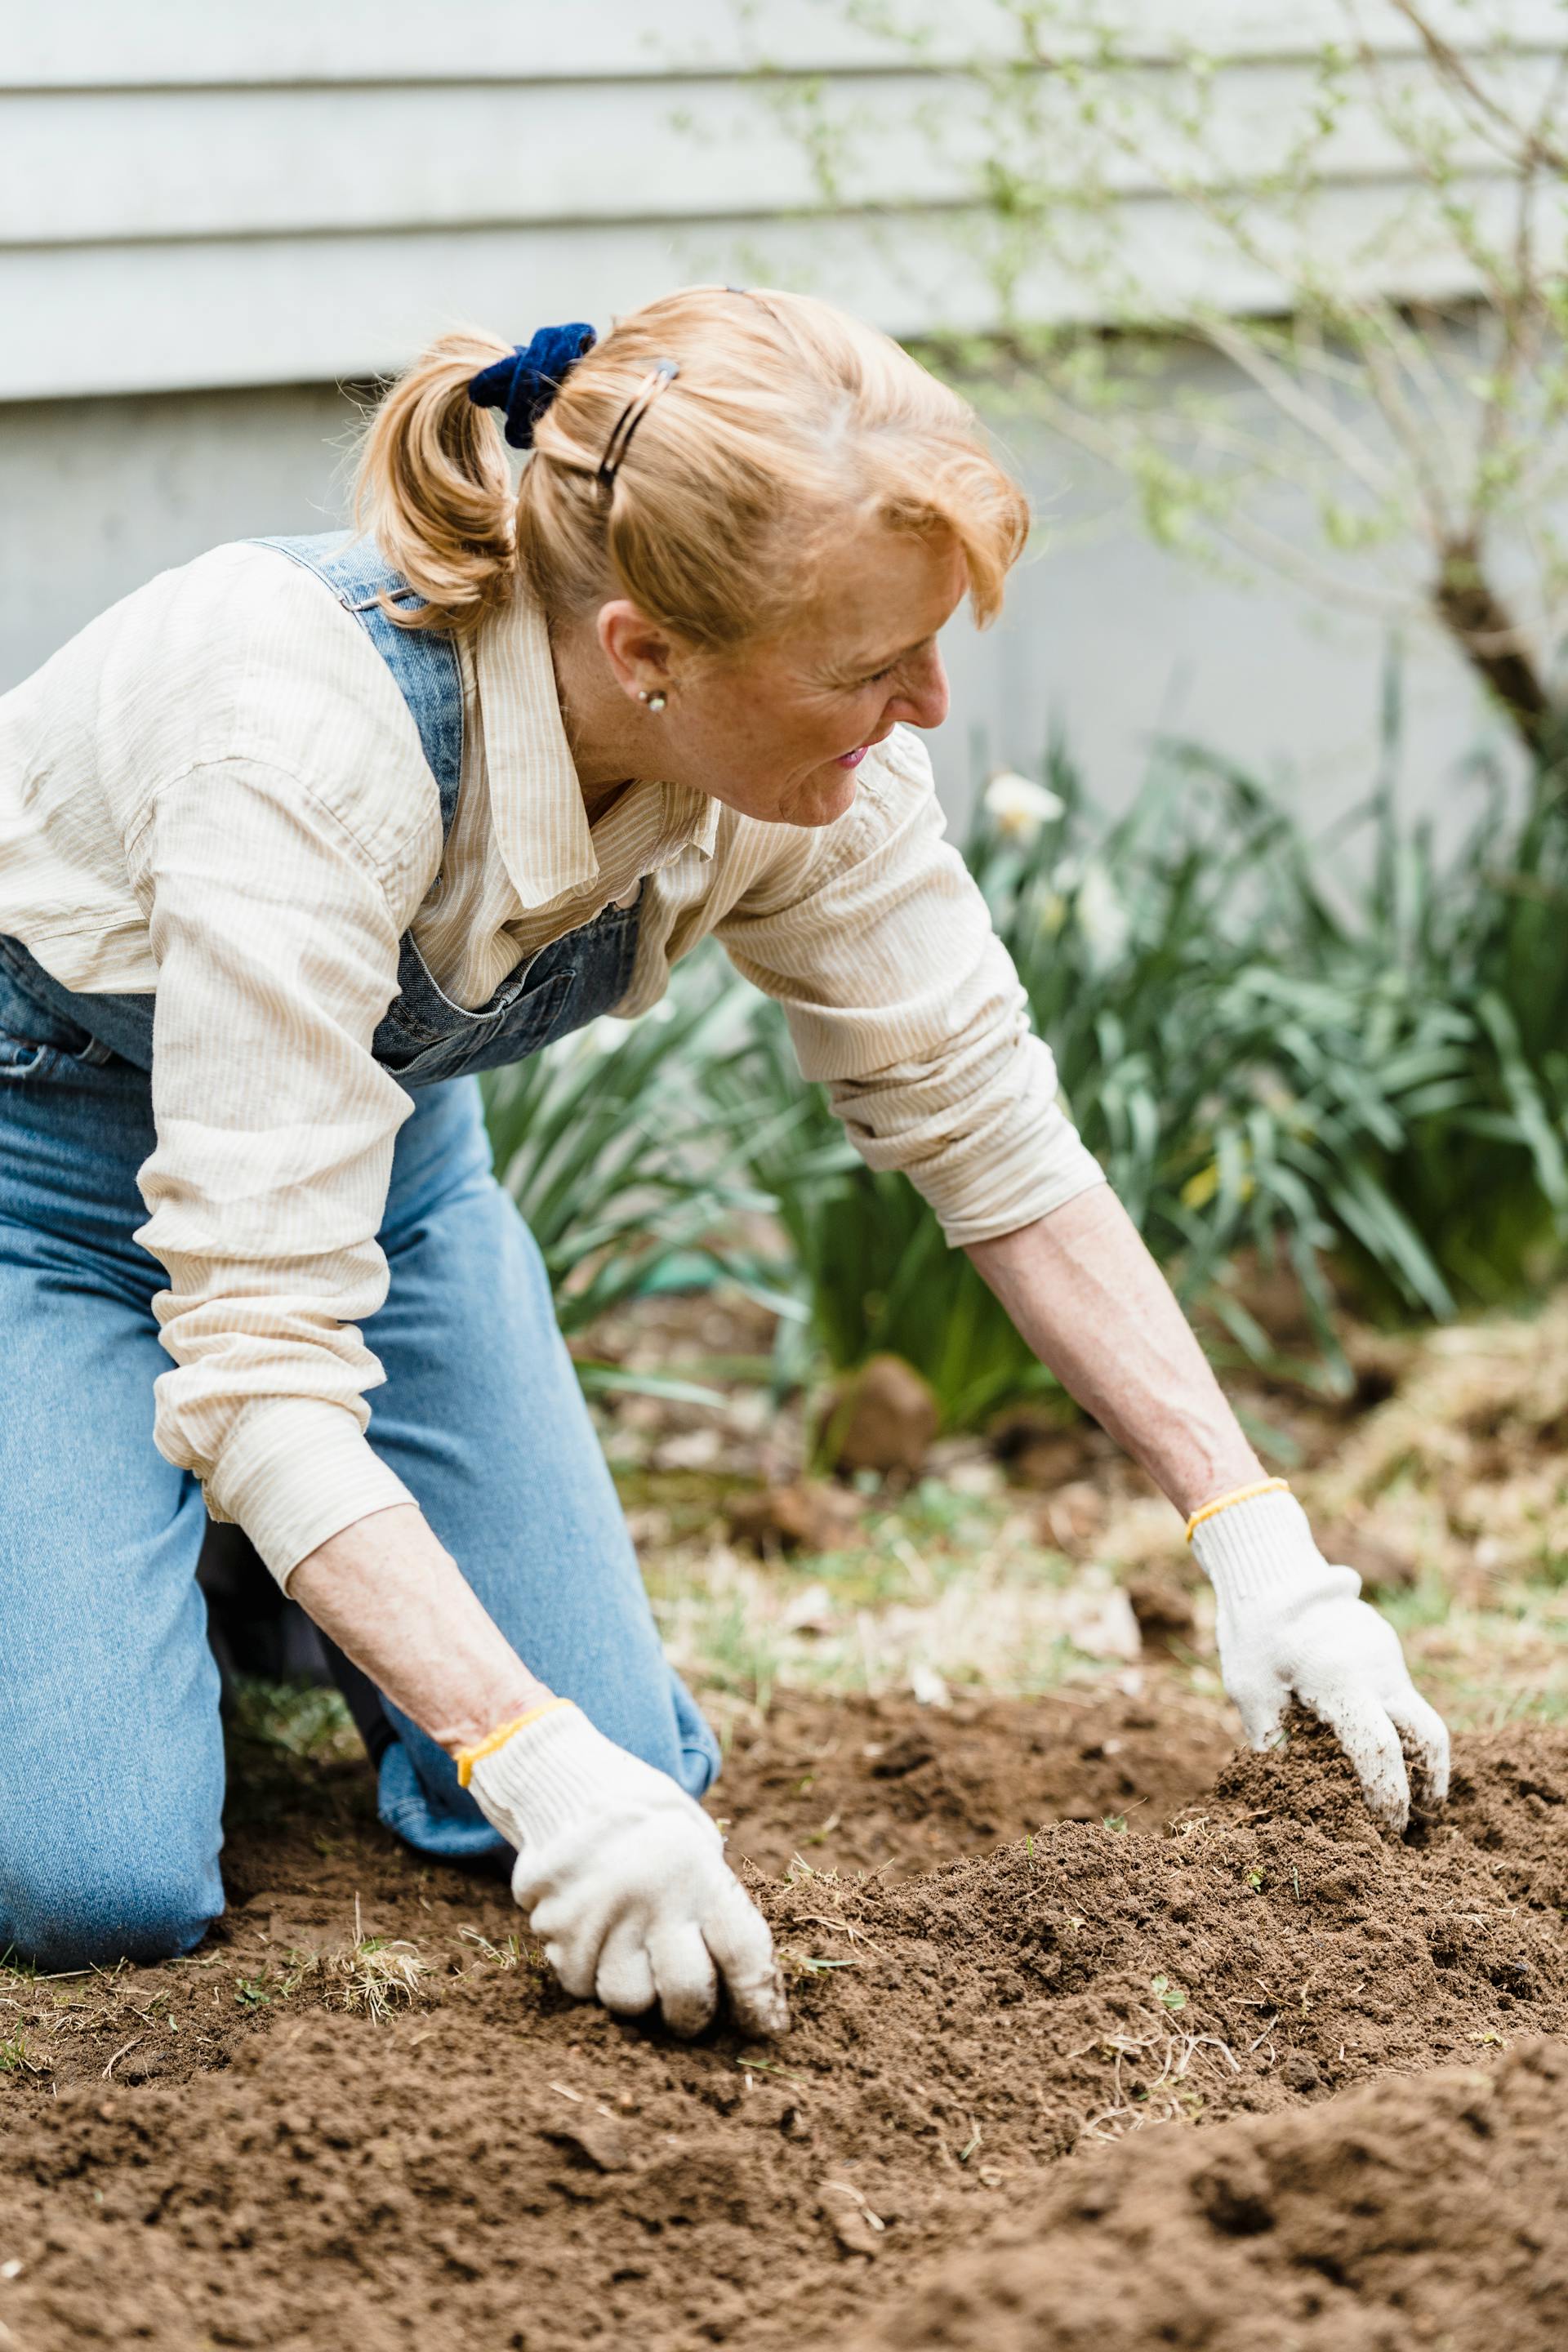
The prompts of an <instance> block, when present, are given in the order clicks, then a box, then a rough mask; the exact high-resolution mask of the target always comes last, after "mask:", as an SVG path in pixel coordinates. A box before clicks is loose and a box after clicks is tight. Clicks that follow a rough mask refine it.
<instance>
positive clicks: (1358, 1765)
mask: <svg viewBox="0 0 1568 2352" xmlns="http://www.w3.org/2000/svg"><path fill="white" fill-rule="evenodd" d="M1190 1534H1191V1540H1192V1546H1193V1549H1194V1552H1195V1553H1196V1554H1197V1557H1198V1562H1199V1565H1200V1566H1201V1567H1202V1569H1203V1570H1204V1573H1205V1576H1206V1577H1207V1578H1208V1580H1209V1582H1210V1583H1211V1584H1212V1585H1213V1586H1214V1589H1215V1603H1216V1611H1215V1632H1216V1633H1217V1635H1218V1639H1219V1664H1220V1673H1221V1675H1222V1676H1223V1678H1224V1681H1225V1686H1226V1691H1227V1692H1228V1693H1229V1695H1230V1696H1231V1698H1232V1699H1233V1700H1234V1701H1235V1703H1236V1705H1237V1708H1238V1710H1239V1711H1240V1715H1241V1720H1242V1723H1243V1725H1244V1726H1245V1727H1246V1731H1247V1738H1248V1739H1249V1740H1250V1741H1251V1743H1252V1745H1253V1747H1254V1748H1271V1747H1273V1746H1274V1744H1275V1742H1276V1741H1277V1740H1278V1739H1279V1735H1280V1727H1281V1724H1282V1722H1283V1719H1284V1716H1285V1711H1286V1709H1287V1707H1288V1706H1289V1704H1290V1701H1291V1700H1292V1698H1296V1699H1300V1702H1301V1704H1302V1706H1305V1707H1307V1708H1309V1709H1310V1712H1311V1713H1312V1714H1313V1715H1315V1716H1317V1717H1319V1718H1320V1719H1321V1721H1322V1722H1324V1723H1326V1724H1327V1725H1328V1727H1329V1728H1330V1730H1331V1732H1332V1733H1333V1734H1334V1736H1335V1738H1337V1739H1338V1741H1339V1743H1340V1745H1341V1747H1342V1748H1343V1749H1344V1751H1345V1753H1346V1755H1347V1756H1348V1757H1349V1758H1350V1759H1351V1762H1352V1764H1353V1765H1354V1766H1355V1769H1356V1771H1357V1773H1358V1774H1359V1775H1360V1778H1361V1784H1362V1787H1363V1789H1364V1790H1365V1791H1366V1801H1367V1803H1368V1804H1369V1805H1370V1806H1371V1808H1372V1810H1373V1812H1374V1813H1375V1814H1376V1815H1377V1817H1378V1819H1379V1821H1381V1822H1384V1823H1386V1825H1387V1826H1388V1828H1390V1829H1391V1830H1394V1831H1401V1830H1403V1829H1404V1827H1405V1823H1406V1822H1408V1820H1409V1818H1410V1783H1409V1780H1408V1778H1407V1777H1406V1772H1405V1754H1404V1752H1403V1749H1402V1746H1401V1741H1402V1739H1403V1743H1404V1748H1407V1749H1408V1751H1409V1755H1410V1760H1411V1763H1412V1765H1413V1766H1414V1768H1415V1775H1416V1786H1417V1790H1418V1791H1419V1793H1420V1795H1421V1796H1422V1798H1423V1800H1424V1801H1425V1802H1426V1803H1427V1804H1430V1805H1440V1804H1441V1803H1442V1802H1443V1800H1444V1798H1445V1797H1446V1796H1447V1793H1448V1734H1447V1729H1446V1728H1445V1727H1444V1724H1443V1719H1442V1717H1440V1716H1439V1715H1438V1714H1437V1713H1436V1711H1435V1709H1434V1708H1432V1707H1430V1706H1427V1704H1426V1700H1425V1699H1424V1698H1423V1697H1422V1696H1421V1694H1420V1693H1419V1691H1417V1689H1416V1688H1415V1685H1414V1683H1412V1681H1411V1679H1410V1676H1409V1675H1408V1673H1407V1672H1406V1670H1405V1654H1404V1652H1403V1651H1402V1650H1401V1649H1400V1646H1399V1636H1398V1634H1397V1633H1395V1632H1394V1628H1393V1626H1392V1625H1391V1624H1389V1622H1388V1621H1387V1620H1386V1618H1384V1617H1380V1616H1379V1615H1378V1613H1377V1612H1376V1610H1375V1609H1373V1608H1370V1607H1369V1606H1368V1604H1367V1603H1366V1602H1365V1601H1362V1600H1359V1599H1358V1598H1357V1595H1358V1594H1359V1593H1360V1591H1361V1579H1360V1577H1359V1576H1358V1575H1357V1574H1356V1572H1355V1570H1354V1569H1353V1568H1331V1566H1330V1565H1329V1563H1328V1561H1327V1560H1326V1559H1324V1558H1323V1556H1322V1554H1321V1551H1320V1550H1319V1549H1318V1547H1317V1545H1316V1544H1315V1543H1314V1542H1313V1540H1312V1530H1311V1528H1310V1527H1309V1525H1308V1523H1307V1515H1306V1513H1305V1511H1303V1510H1302V1508H1301V1506H1300V1503H1298V1502H1297V1500H1296V1498H1295V1496H1293V1495H1290V1494H1287V1493H1284V1492H1282V1491H1280V1490H1279V1488H1274V1489H1273V1490H1271V1491H1270V1490H1263V1491H1258V1490H1248V1489H1243V1490H1242V1493H1241V1495H1240V1496H1238V1497H1237V1499H1236V1500H1234V1501H1227V1502H1226V1503H1225V1504H1224V1505H1223V1506H1222V1507H1218V1508H1215V1509H1213V1510H1212V1515H1205V1513H1201V1512H1200V1513H1197V1514H1194V1519H1193V1520H1192V1522H1190Z"/></svg>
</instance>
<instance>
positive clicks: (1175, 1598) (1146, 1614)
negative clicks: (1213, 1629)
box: [1127, 1576, 1196, 1651]
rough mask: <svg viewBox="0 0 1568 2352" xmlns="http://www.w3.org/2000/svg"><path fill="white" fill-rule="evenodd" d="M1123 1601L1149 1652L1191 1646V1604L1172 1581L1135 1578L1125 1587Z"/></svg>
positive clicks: (1167, 1578)
mask: <svg viewBox="0 0 1568 2352" xmlns="http://www.w3.org/2000/svg"><path fill="white" fill-rule="evenodd" d="M1127 1598H1128V1600H1129V1601H1131V1605H1132V1614H1133V1616H1134V1617H1135V1618H1136V1619H1137V1621H1138V1631H1139V1633H1141V1634H1142V1637H1143V1641H1144V1643H1145V1645H1146V1646H1147V1647H1148V1648H1149V1649H1151V1650H1165V1651H1170V1650H1173V1649H1174V1648H1175V1646H1176V1645H1177V1643H1181V1644H1183V1645H1186V1644H1188V1643H1191V1641H1192V1638H1193V1635H1194V1632H1195V1630H1196V1620H1195V1618H1194V1615H1193V1604H1192V1600H1191V1598H1190V1596H1189V1595H1188V1594H1187V1593H1185V1592H1184V1591H1183V1590H1182V1588H1181V1586H1180V1585H1179V1584H1177V1583H1176V1582H1175V1581H1174V1580H1173V1578H1170V1577H1164V1576H1135V1577H1133V1578H1131V1580H1130V1581H1129V1583H1128V1586H1127Z"/></svg>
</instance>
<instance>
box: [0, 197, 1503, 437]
mask: <svg viewBox="0 0 1568 2352" xmlns="http://www.w3.org/2000/svg"><path fill="white" fill-rule="evenodd" d="M1471 193H1472V194H1473V196H1474V199H1475V201H1476V203H1477V205H1478V207H1479V210H1480V211H1481V213H1482V214H1483V215H1486V214H1487V213H1488V212H1489V211H1490V212H1492V213H1494V214H1495V215H1496V226H1498V227H1499V228H1500V227H1501V226H1502V222H1503V218H1504V215H1503V213H1502V211H1501V209H1500V207H1501V201H1502V198H1503V195H1504V194H1505V192H1504V191H1503V190H1501V189H1500V188H1498V187H1496V186H1495V185H1491V184H1487V183H1484V182H1482V183H1478V184H1476V186H1475V187H1474V189H1473V190H1472V191H1471ZM1404 210H1405V206H1404V200H1403V194H1402V192H1401V191H1400V190H1399V189H1398V188H1397V187H1394V188H1387V189H1378V188H1376V187H1372V188H1368V187H1365V186H1347V187H1342V188H1336V189H1331V190H1329V191H1327V192H1325V194H1324V197H1323V199H1322V202H1321V205H1320V206H1319V209H1318V213H1317V215H1316V217H1315V221H1314V231H1313V235H1314V251H1315V253H1316V254H1317V255H1318V256H1319V257H1321V258H1322V259H1323V260H1324V261H1325V262H1326V263H1331V261H1332V259H1333V258H1334V257H1336V256H1338V257H1342V258H1343V259H1344V260H1345V261H1346V262H1347V263H1348V262H1350V261H1352V260H1353V257H1355V256H1356V255H1357V254H1359V253H1360V252H1361V251H1362V250H1363V247H1365V245H1366V242H1367V237H1368V231H1369V227H1370V226H1375V224H1376V221H1377V219H1378V216H1379V214H1380V213H1382V214H1384V215H1385V216H1386V220H1387V222H1388V224H1389V225H1390V226H1394V225H1395V224H1397V222H1398V220H1399V218H1400V216H1401V215H1402V214H1403V212H1404ZM948 226H950V224H948V223H947V222H946V221H945V220H944V219H943V216H942V215H923V216H916V217H912V218H904V217H900V215H896V214H895V215H888V216H886V217H883V218H879V219H867V218H864V217H858V216H849V217H847V218H845V217H837V218H825V219H820V220H816V221H811V220H784V221H781V220H778V219H776V218H773V217H763V218H758V219H756V220H743V219H736V220H732V221H731V222H713V223H709V224H704V225H702V226H700V227H691V228H688V229H685V230H682V231H680V232H679V233H677V234H671V232H670V231H669V230H668V228H667V227H666V226H661V225H658V224H654V223H647V222H641V223H631V224H627V225H625V226H616V227H604V226H595V225H586V226H570V227H545V228H538V227H523V228H516V229H485V230H475V231H470V232H468V233H461V232H458V233H451V232H442V231H425V232H416V233H406V234H397V235H388V236H321V237H315V238H310V239H305V240H300V239H293V238H281V237H280V238H260V237H258V238H253V239H250V240H247V241H246V242H244V243H239V244H224V243H220V242H216V241H215V242H213V243H211V244H206V245H199V246H184V247H182V246H176V245H163V246H156V245H146V246H132V247H65V248H62V249H59V250H56V251H50V250H48V249H47V248H43V247H32V248H27V249H22V250H13V251H11V252H9V253H0V316H4V317H5V318H7V319H8V320H12V321H13V322H17V323H19V326H20V331H18V332H16V333H15V334H14V335H13V336H12V337H11V338H10V339H9V344H8V355H7V360H6V369H7V381H6V391H7V394H8V396H9V397H10V398H12V399H18V400H19V399H35V398H48V397H54V396H58V395H60V394H80V393H82V392H83V391H85V390H87V389H89V388H90V389H92V390H94V391H98V392H129V391H145V392H154V391H163V390H174V389H180V388H184V387H187V386H189V385H190V384H191V383H193V382H199V383H203V384H205V385H212V386H217V385H240V384H263V383H313V382H321V381H323V380H331V379H332V378H334V377H355V376H362V375H371V374H374V373H381V372H384V371H387V370H391V369H393V368H395V367H397V366H399V365H401V364H402V363H403V362H405V360H406V359H407V358H408V357H409V355H410V354H411V352H414V351H415V350H416V349H417V348H418V346H419V345H420V344H421V343H422V342H423V341H426V340H427V339H428V337H429V336H431V335H432V334H434V333H437V332H438V331H441V330H443V329H444V328H446V327H448V326H451V325H454V324H457V323H459V322H463V321H472V322H475V323H478V324H480V325H483V326H486V327H489V328H490V329H493V330H494V331H497V332H499V333H500V334H503V335H513V336H517V337H519V338H521V337H522V336H524V335H525V334H527V333H528V332H529V331H531V329H532V328H533V327H534V326H535V325H537V324H538V323H539V321H540V320H542V319H550V318H564V317H587V318H593V319H595V320H599V321H600V322H604V321H605V320H608V318H609V317H610V316H611V315H612V314H613V313H614V312H615V311H616V310H624V309H626V308H628V307H630V306H631V305H633V304H635V303H637V302H639V301H643V300H646V299H649V298H650V297H651V296H653V295H655V294H658V293H660V292H662V291H665V290H667V289H668V287H669V286H670V285H672V284H681V283H689V282H693V281H696V280H702V281H708V282H711V281H714V280H721V279H723V278H729V277H735V278H744V279H747V280H750V281H752V282H755V283H773V284H776V285H792V284H797V285H798V284H805V285H809V286H811V287H813V288H814V289H816V290H818V291H820V292H822V293H825V294H826V295H828V296H830V297H832V298H833V299H837V300H839V301H842V302H846V303H847V304H849V305H850V306H851V307H852V308H854V309H856V310H860V311H862V312H864V313H865V314H866V315H868V316H870V317H873V318H877V319H879V320H882V321H883V322H884V323H885V324H886V325H888V326H889V328H890V329H891V330H892V331H895V332H898V333H916V332H919V331H921V330H925V329H931V328H933V327H939V326H952V327H956V328H959V329H968V330H975V329H980V328H983V327H984V326H986V325H988V324H989V323H990V322H991V318H992V314H993V310H994V302H993V298H992V295H991V291H990V289H989V288H988V286H987V284H986V282H985V279H984V276H983V275H982V273H980V272H979V271H978V270H977V269H976V268H975V266H974V263H973V258H972V256H971V253H970V250H969V247H968V246H967V243H966V240H965V238H964V236H963V235H962V234H957V235H952V236H949V235H948V234H946V233H945V231H946V229H947V228H948ZM1123 257H1124V260H1125V263H1126V266H1127V268H1128V271H1129V274H1130V276H1131V278H1134V279H1137V280H1140V281H1141V282H1142V284H1143V285H1145V286H1146V287H1147V288H1148V289H1151V290H1152V293H1153V294H1157V295H1158V297H1159V299H1162V300H1163V301H1164V302H1166V303H1168V304H1171V305H1173V306H1179V305H1180V304H1181V303H1182V302H1183V301H1184V300H1186V299H1196V298H1201V299H1205V300H1208V301H1213V302H1217V303H1220V304H1222V305H1224V306H1226V307H1230V308H1233V309H1237V310H1268V309H1273V308H1278V307H1279V306H1280V304H1281V302H1282V300H1283V299H1284V289H1283V288H1282V287H1281V285H1280V284H1279V281H1278V280H1276V279H1273V278H1270V277H1269V276H1268V273H1267V272H1265V271H1260V270H1258V268H1255V267H1254V266H1252V265H1251V264H1249V263H1247V262H1245V261H1243V260H1241V259H1240V258H1238V257H1237V256H1236V255H1234V254H1233V253H1231V252H1229V251H1228V250H1226V248H1224V247H1221V246H1217V245H1216V244H1215V240H1214V238H1213V236H1212V234H1211V233H1210V232H1208V231H1207V230H1206V228H1205V225H1204V223H1203V222H1202V221H1201V220H1200V219H1199V218H1198V217H1197V216H1196V215H1194V214H1193V213H1192V212H1191V211H1190V210H1188V209H1187V208H1185V207H1182V206H1177V205H1172V204H1171V203H1170V202H1168V201H1149V202H1138V201H1131V202H1130V203H1129V204H1128V205H1127V207H1126V238H1125V245H1124V250H1123ZM1389 270H1390V265H1387V264H1384V265H1381V275H1382V276H1383V277H1384V278H1386V277H1387V276H1388V274H1389ZM1392 275H1393V278H1394V289H1393V290H1394V291H1396V292H1399V293H1402V294H1406V295H1409V296H1411V297H1413V298H1415V297H1419V298H1423V299H1442V298H1449V297H1452V296H1453V295H1455V294H1457V293H1460V292H1463V291H1465V290H1467V289H1468V272H1467V270H1466V268H1464V266H1463V265H1462V264H1461V263H1460V262H1459V260H1458V257H1456V256H1455V255H1453V254H1452V253H1451V252H1446V251H1444V250H1442V249H1441V248H1437V247H1423V246H1418V245H1413V246H1412V247H1410V249H1409V250H1408V251H1406V252H1405V254H1403V255H1402V256H1400V257H1397V258H1396V260H1395V261H1394V263H1393V265H1392ZM1021 296H1022V299H1023V300H1024V302H1025V303H1026V306H1027V307H1028V309H1029V310H1031V311H1033V312H1034V313H1035V314H1036V315H1037V316H1039V317H1042V318H1051V317H1055V318H1061V319H1066V318H1076V317H1081V316H1082V315H1083V314H1084V296H1083V289H1082V286H1081V282H1080V281H1079V279H1078V278H1076V277H1075V276H1074V275H1073V274H1072V273H1070V272H1068V271H1064V269H1063V268H1061V266H1060V265H1059V264H1058V262H1057V261H1056V260H1055V259H1054V258H1053V257H1051V256H1050V255H1049V254H1047V253H1045V252H1042V253H1041V254H1040V255H1039V257H1038V258H1037V262H1036V264H1035V266H1034V268H1032V270H1031V271H1030V273H1029V274H1028V276H1027V278H1026V281H1025V283H1024V285H1023V287H1022V289H1021ZM197 333H199V336H200V341H199V344H197V345H195V348H193V336H194V335H195V334H197Z"/></svg>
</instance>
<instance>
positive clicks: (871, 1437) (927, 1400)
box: [819, 1356, 942, 1478]
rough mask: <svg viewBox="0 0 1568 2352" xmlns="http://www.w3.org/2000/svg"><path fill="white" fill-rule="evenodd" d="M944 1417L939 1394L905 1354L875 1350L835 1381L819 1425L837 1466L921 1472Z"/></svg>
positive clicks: (848, 1469) (908, 1474) (910, 1473)
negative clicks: (907, 1360)
mask: <svg viewBox="0 0 1568 2352" xmlns="http://www.w3.org/2000/svg"><path fill="white" fill-rule="evenodd" d="M941 1423H942V1411H941V1408H940V1406H939V1405H938V1403H937V1401H936V1396H935V1394H934V1392H933V1391H932V1389H931V1385H930V1383H929V1382H928V1381H923V1380H922V1379H921V1375H920V1374H919V1372H917V1371H916V1370H915V1368H914V1366H913V1365H912V1364H906V1363H905V1361H904V1360H903V1358H902V1357H901V1356H873V1357H872V1358H871V1359H870V1360H869V1362H868V1363H865V1364H862V1365H861V1367H860V1369H859V1370H858V1372H851V1373H850V1374H849V1375H848V1376H847V1378H846V1379H845V1380H842V1381H838V1382H837V1385H836V1386H835V1388H834V1389H833V1391H832V1392H831V1394H830V1395H829V1397H828V1400H827V1405H826V1411H825V1412H824V1413H823V1415H822V1418H821V1423H820V1426H819V1436H820V1440H821V1442H822V1444H823V1445H824V1447H825V1449H826V1453H827V1455H828V1459H829V1462H830V1464H831V1466H832V1467H833V1468H834V1469H835V1470H838V1471H845V1472H852V1471H856V1470H875V1471H877V1472H879V1474H880V1475H884V1476H885V1475H887V1473H888V1472H889V1470H900V1471H902V1472H903V1473H904V1475H906V1477H910V1478H918V1477H919V1475H920V1474H921V1471H922V1470H923V1469H924V1467H925V1458H926V1454H927V1450H928V1449H929V1447H930V1445H931V1441H932V1439H933V1438H934V1437H935V1435H936V1433H937V1430H938V1429H939V1427H940V1426H941Z"/></svg>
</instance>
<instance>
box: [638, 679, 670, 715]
mask: <svg viewBox="0 0 1568 2352" xmlns="http://www.w3.org/2000/svg"><path fill="white" fill-rule="evenodd" d="M642 699H643V700H644V701H645V702H646V703H647V707H648V709H650V710H651V711H653V712H654V714H655V716H656V717H657V715H658V712H659V711H661V710H662V709H664V706H665V704H666V702H667V701H668V696H667V695H666V694H664V693H662V692H661V691H660V689H659V688H658V687H655V688H654V690H653V692H652V693H651V694H650V693H649V692H648V689H647V687H646V686H645V687H644V688H643V689H642Z"/></svg>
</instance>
